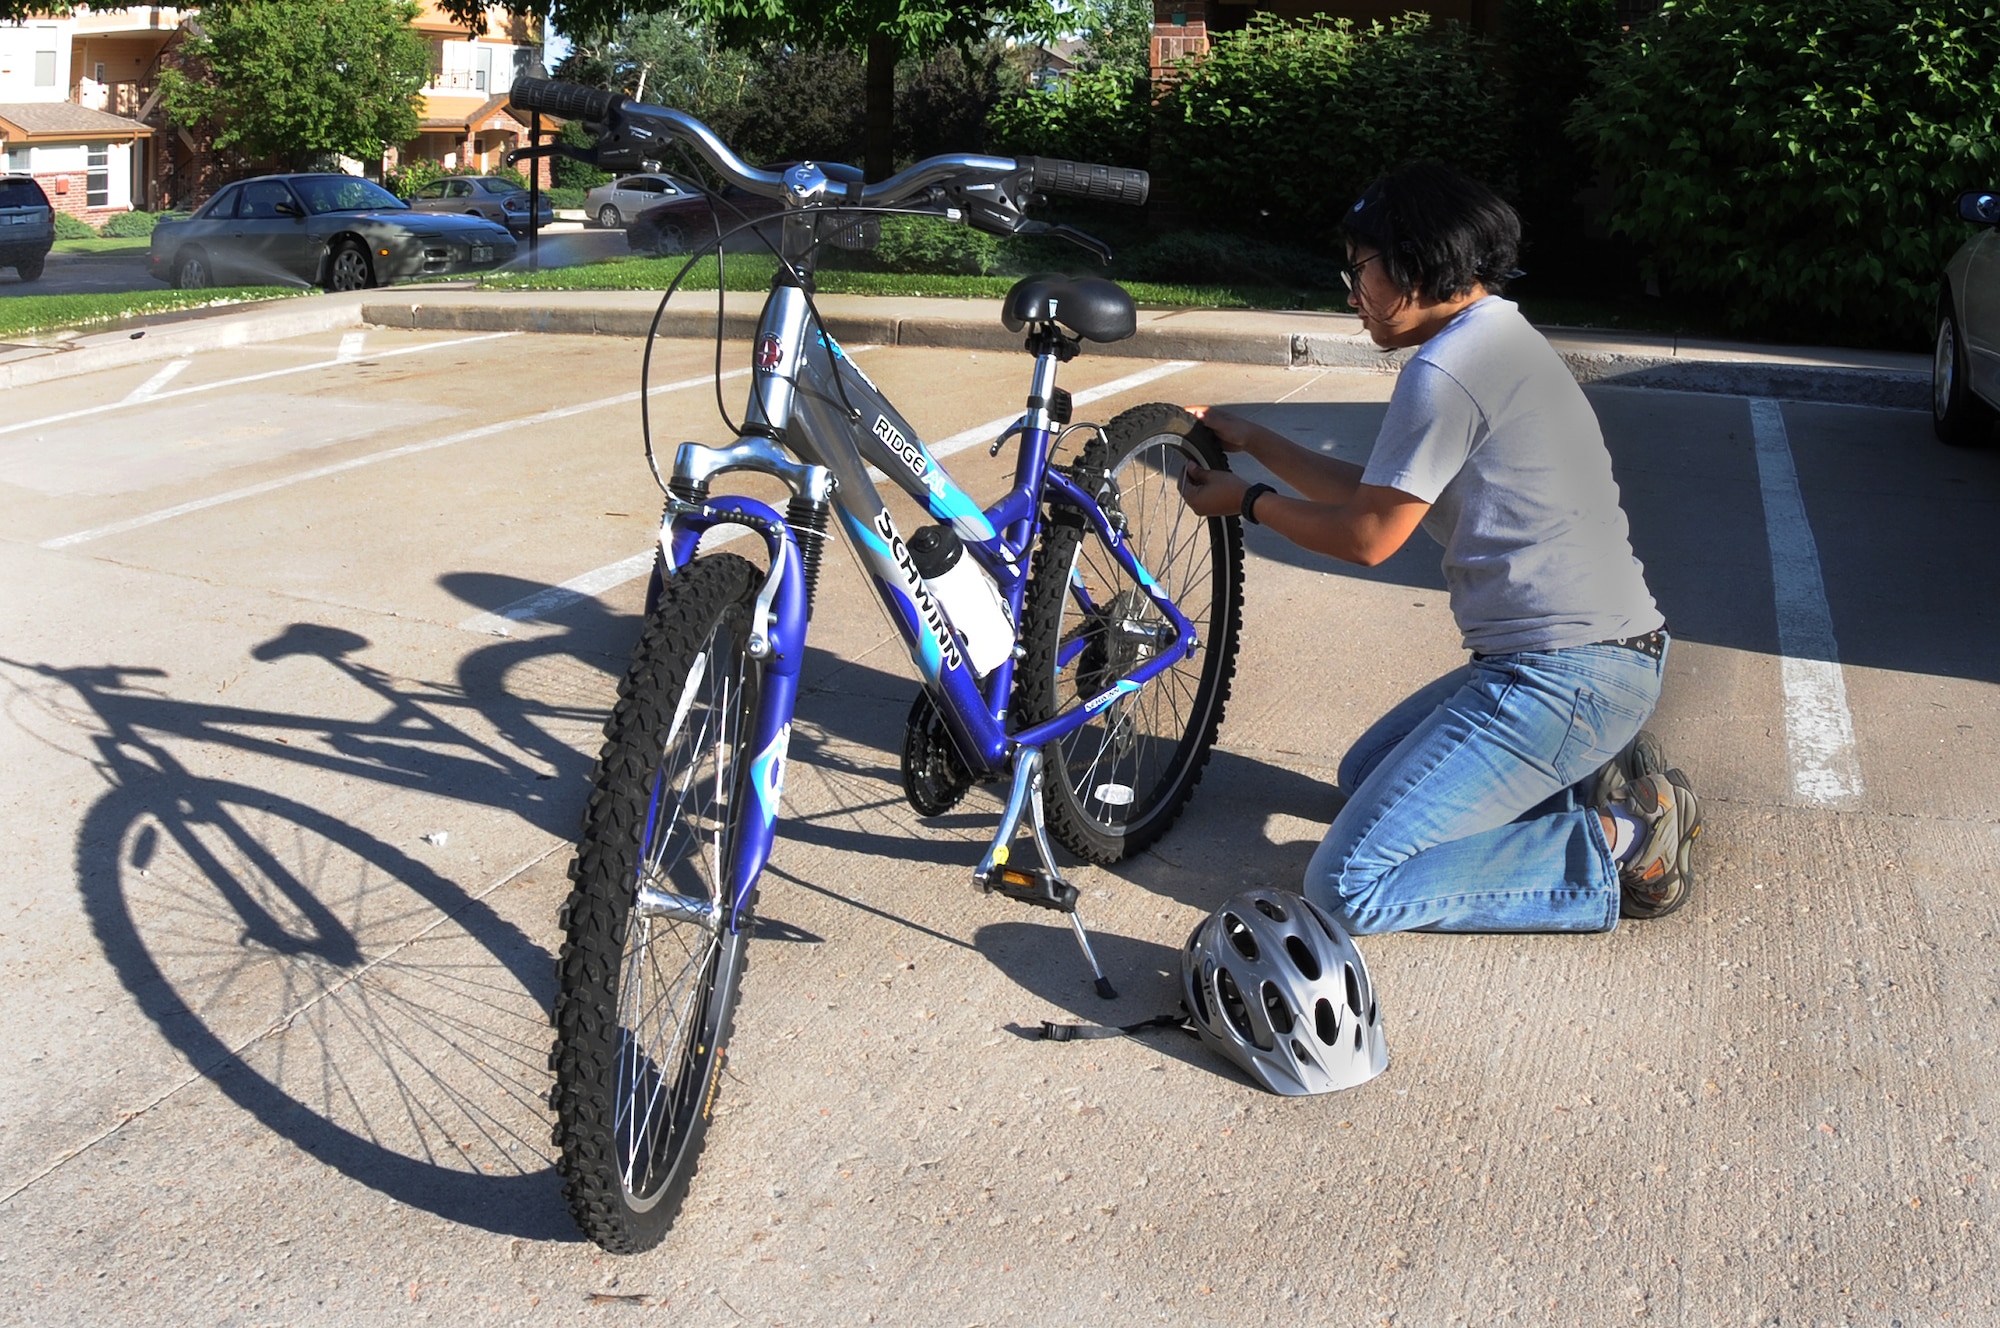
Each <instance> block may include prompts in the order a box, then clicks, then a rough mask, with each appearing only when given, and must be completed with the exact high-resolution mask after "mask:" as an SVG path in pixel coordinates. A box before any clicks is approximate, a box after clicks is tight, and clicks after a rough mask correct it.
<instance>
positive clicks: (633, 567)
mask: <svg viewBox="0 0 2000 1328" xmlns="http://www.w3.org/2000/svg"><path fill="white" fill-rule="evenodd" d="M872 349H873V347H871V346H850V347H847V348H846V350H847V353H848V354H850V355H854V354H858V353H859V352H861V351H864V350H872ZM1196 363H1197V361H1195V360H1169V361H1167V362H1166V363H1164V364H1156V365H1154V366H1153V367H1152V368H1150V369H1141V370H1140V371H1139V372H1138V373H1134V374H1127V375H1125V376H1124V377H1123V378H1117V379H1113V380H1112V381H1111V382H1108V383H1103V384H1100V385H1099V386H1097V387H1092V388H1086V389H1084V390H1083V391H1081V392H1078V393H1076V394H1075V395H1074V396H1072V397H1071V401H1072V402H1073V403H1074V404H1075V405H1079V406H1087V405H1089V404H1090V403H1091V402H1093V401H1102V400H1103V399H1104V398H1106V397H1115V396H1117V395H1118V394H1119V393H1121V392H1130V391H1132V390H1133V389H1135V388H1141V387H1144V386H1145V385H1146V384H1148V383H1153V382H1158V381H1159V380H1160V379H1162V378H1165V377H1167V376H1168V375H1170V374H1177V373H1180V372H1181V371H1182V370H1184V369H1192V368H1194V367H1195V364H1196ZM1020 418H1021V416H1020V414H1019V412H1016V413H1014V414H1012V415H1002V416H1001V417H1000V418H999V419H997V420H988V421H987V422H986V423H984V424H979V425H974V426H973V427H972V428H970V429H963V430H960V431H959V432H958V433H955V434H953V435H952V436H951V437H949V438H947V439H945V440H944V441H943V442H941V443H938V444H937V445H936V446H934V447H932V448H931V449H930V453H931V455H932V456H934V457H938V458H943V457H948V456H950V455H952V454H953V453H954V452H963V451H964V450H965V449H966V448H968V447H972V446H975V445H977V444H979V443H988V444H990V443H991V442H992V441H993V440H994V439H995V438H997V437H999V436H1000V431H1001V430H1002V429H1004V428H1006V427H1007V426H1008V425H1010V424H1012V423H1013V422H1014V421H1015V420H1018V419H1020ZM868 473H869V475H870V476H871V477H872V478H874V479H875V480H877V481H878V482H879V481H881V480H883V479H885V478H886V477H885V476H884V475H883V474H882V472H881V471H879V470H875V469H873V468H872V467H871V468H870V470H869V472H868ZM748 534H750V529H749V527H747V526H734V527H731V528H730V529H728V530H719V531H716V532H714V533H713V534H711V535H708V536H705V537H704V538H703V541H702V548H703V550H704V551H706V550H708V549H711V548H714V547H716V546H717V545H721V544H727V543H729V542H730V541H732V540H736V539H741V538H742V537H743V536H745V535H748ZM652 570H653V550H652V549H648V550H646V551H645V552H644V553H635V554H633V555H632V556H631V557H630V558H624V559H620V560H619V561H618V562H615V563H612V564H610V565H609V566H607V567H600V568H598V569H597V570H595V571H592V572H585V573H584V574H583V575H582V576H577V577H572V578H570V579H569V580H567V581H565V582H563V583H562V584H561V585H559V586H550V587H549V588H548V589H546V590H538V591H536V592H535V593H534V594H532V595H529V596H527V597H525V598H523V599H517V600H515V601H514V602H513V603H512V604H504V605H502V606H501V607H499V608H497V609H495V610H493V611H492V612H491V613H480V614H475V615H474V616H472V617H470V618H467V619H466V620H465V621H464V622H462V623H460V624H459V626H460V627H462V628H464V629H465V630H466V631H468V632H484V633H487V634H488V635H490V636H506V635H507V634H508V632H509V631H510V630H511V629H512V627H513V625H514V624H515V623H524V622H534V621H536V620H537V619H539V618H541V617H543V616H544V615H546V614H550V613H558V612H560V611H562V610H563V609H565V608H567V607H569V606H570V605H572V604H575V603H576V602H577V601H579V600H584V599H589V598H591V597H592V596H595V595H601V594H603V593H604V592H605V591H607V590H615V589H617V588H618V587H619V586H622V585H624V584H625V583H626V582H627V581H636V580H638V579H639V578H640V577H642V576H646V575H648V574H650V573H651V572H652Z"/></svg>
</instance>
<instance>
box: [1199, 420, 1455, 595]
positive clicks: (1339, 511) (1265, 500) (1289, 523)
mask: <svg viewBox="0 0 2000 1328" xmlns="http://www.w3.org/2000/svg"><path fill="white" fill-rule="evenodd" d="M1243 450H1246V451H1247V450H1248V449H1243ZM1301 450H1303V449H1301ZM1249 487H1250V483H1249V481H1248V480H1246V479H1244V478H1243V477H1242V476H1241V475H1237V474H1234V473H1232V472H1230V471H1226V470H1208V469H1206V468H1204V467H1201V466H1189V467H1188V468H1187V470H1186V471H1185V472H1183V473H1182V475H1181V498H1182V499H1183V500H1184V501H1185V502H1186V503H1187V505H1188V508H1189V510H1190V511H1192V512H1194V514H1195V515H1197V516H1235V515H1237V514H1238V513H1240V512H1241V511H1242V510H1243V494H1244V491H1245V490H1247V489H1248V488H1249ZM1430 510H1431V505H1430V504H1429V503H1427V502H1425V501H1423V499H1421V498H1415V497H1412V496H1411V495H1409V494H1407V493H1404V492H1403V491H1402V490H1400V489H1387V488H1383V487H1382V486H1381V485H1379V484H1358V483H1357V484H1356V485H1354V486H1353V490H1352V492H1351V494H1350V496H1349V497H1348V498H1347V500H1346V501H1344V502H1319V501H1315V500H1313V499H1311V498H1290V497H1287V496H1285V495H1284V494H1281V493H1264V494H1259V495H1258V497H1257V523H1258V524H1259V525H1264V526H1269V527H1270V528H1271V529H1272V530H1275V531H1276V532H1278V533H1279V534H1280V535H1283V536H1284V537H1285V538H1286V539H1288V540H1290V541H1291V542H1292V543H1294V544H1296V545H1298V546H1299V547H1300V548H1302V549H1309V550H1311V551H1312V552H1314V553H1323V554H1326V555H1327V556H1328V557H1331V558H1338V559H1340V560H1341V561H1343V562H1350V563H1359V564H1361V565H1362V566H1363V567H1374V566H1377V565H1378V564H1380V563H1382V562H1384V561H1386V560H1387V559H1388V558H1389V556H1390V555H1391V554H1393V553H1395V552H1396V550H1398V549H1400V548H1402V547H1403V545H1404V543H1405V542H1406V541H1408V539H1409V538H1410V535H1411V533H1412V532H1413V531H1415V530H1416V528H1417V526H1418V524H1419V523H1420V522H1422V521H1423V519H1424V513H1426V512H1428V511H1430Z"/></svg>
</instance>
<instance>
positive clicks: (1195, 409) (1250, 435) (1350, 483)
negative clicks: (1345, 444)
mask: <svg viewBox="0 0 2000 1328" xmlns="http://www.w3.org/2000/svg"><path fill="white" fill-rule="evenodd" d="M1186 410H1187V413H1188V414H1190V415H1192V416H1194V417H1195V418H1196V419H1198V420H1200V421H1201V422H1202V423H1204V424H1206V425H1207V426H1208V427H1209V430H1210V431H1211V432H1212V433H1214V434H1215V437H1216V439H1217V441H1219V442H1220V443H1221V444H1222V449H1223V451H1225V452H1241V453H1243V454H1244V455H1245V456H1247V457H1250V458H1251V459H1253V460H1255V461H1256V462H1257V463H1258V464H1259V465H1261V466H1263V467H1264V469H1266V470H1268V471H1270V472H1271V473H1272V474H1273V475H1276V476H1277V477H1278V478H1279V479H1281V480H1283V481H1284V482H1285V483H1286V484H1289V485H1291V486H1292V487H1293V488H1294V489H1297V490H1298V491H1299V492H1300V493H1302V494H1304V495H1305V496H1306V497H1308V498H1311V499H1315V500H1316V501H1318V502H1322V503H1344V502H1346V501H1348V500H1349V499H1351V498H1352V497H1354V490H1355V488H1356V487H1357V486H1358V485H1359V484H1360V483H1361V467H1359V466H1357V465H1355V464H1354V463H1353V462H1352V461H1342V460H1341V459H1340V458H1339V457H1331V456H1328V455H1326V454H1325V453H1324V452H1316V451H1314V450H1312V449H1311V448H1309V447H1304V446H1301V445H1300V444H1298V443H1295V442H1293V441H1292V440H1291V439H1289V438H1287V437H1285V436H1284V435H1283V434H1281V433H1279V432H1278V431H1277V430H1276V429H1272V428H1268V427H1266V426H1265V425H1262V424H1259V423H1257V422H1256V421H1255V420H1249V419H1245V418H1244V417H1243V416H1241V415H1235V414H1232V413H1230V412H1229V411H1226V410H1223V409H1222V408H1221V407H1219V406H1188V407H1186ZM1257 510H1258V512H1259V513H1262V512H1263V510H1264V509H1263V508H1261V507H1260V508H1258V509H1257Z"/></svg>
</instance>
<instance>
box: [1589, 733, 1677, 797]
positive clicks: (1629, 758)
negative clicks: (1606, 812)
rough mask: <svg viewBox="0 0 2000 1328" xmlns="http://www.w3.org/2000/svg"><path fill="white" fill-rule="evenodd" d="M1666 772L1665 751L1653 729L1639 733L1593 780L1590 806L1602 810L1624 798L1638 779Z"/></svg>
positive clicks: (1606, 763) (1600, 768)
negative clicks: (1627, 787)
mask: <svg viewBox="0 0 2000 1328" xmlns="http://www.w3.org/2000/svg"><path fill="white" fill-rule="evenodd" d="M1666 768H1667V752H1666V748H1664V747H1662V746H1660V740H1659V739H1658V738H1657V737H1655V736H1654V735H1653V731H1652V730H1651V729H1640V730H1639V732H1638V733H1637V734H1635V735H1634V736H1633V738H1632V741H1630V742H1628V743H1626V744H1625V747H1624V749H1623V750H1622V751H1620V752H1619V753H1618V755H1616V756H1614V757H1612V758H1611V759H1610V760H1609V761H1606V762H1605V763H1604V764H1603V765H1602V766H1601V767H1599V768H1598V771H1597V773H1596V774H1595V775H1593V776H1592V777H1591V794H1590V805H1591V806H1593V807H1596V808H1599V809H1600V810H1601V809H1602V808H1603V807H1604V806H1605V805H1606V804H1607V803H1610V802H1614V801H1616V800H1617V799H1619V798H1622V797H1624V796H1625V789H1626V786H1627V785H1628V784H1630V783H1631V782H1632V781H1633V780H1635V779H1644V778H1645V777H1646V776H1647V775H1657V774H1661V773H1663V772H1664V771H1665V770H1666Z"/></svg>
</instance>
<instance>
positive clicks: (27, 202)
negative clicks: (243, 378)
mask: <svg viewBox="0 0 2000 1328" xmlns="http://www.w3.org/2000/svg"><path fill="white" fill-rule="evenodd" d="M48 205H49V200H48V199H46V198H44V197H43V196H42V189H41V186H40V185H38V184H36V183H35V182H34V181H33V180H0V207H47V206H48Z"/></svg>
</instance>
